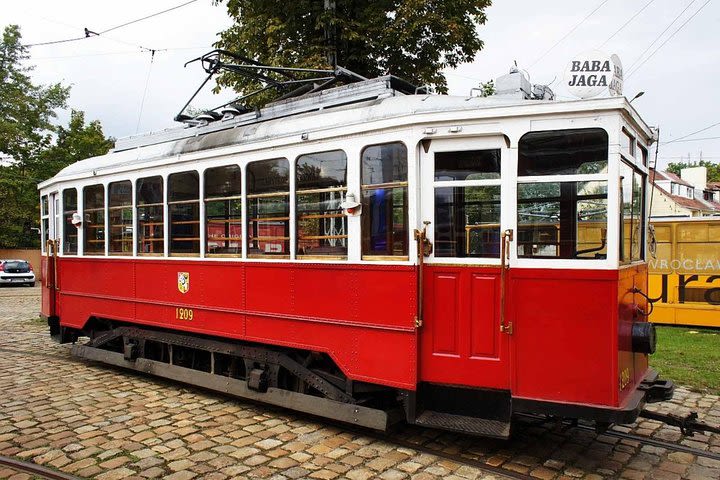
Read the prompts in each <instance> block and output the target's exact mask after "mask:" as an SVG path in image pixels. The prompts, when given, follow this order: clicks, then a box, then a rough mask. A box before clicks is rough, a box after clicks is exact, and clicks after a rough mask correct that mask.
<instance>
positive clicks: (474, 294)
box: [419, 264, 510, 389]
mask: <svg viewBox="0 0 720 480" xmlns="http://www.w3.org/2000/svg"><path fill="white" fill-rule="evenodd" d="M424 268H425V274H424V279H425V281H424V283H425V285H424V288H425V294H424V299H425V306H424V312H425V318H424V325H423V329H422V332H421V334H420V360H419V362H420V380H421V381H426V382H437V383H446V384H448V383H449V384H455V385H466V386H472V387H483V388H498V389H509V388H510V370H509V355H508V336H507V335H506V334H501V333H500V269H499V268H498V267H495V268H492V267H490V268H488V267H471V266H440V265H430V264H426V265H425V267H424Z"/></svg>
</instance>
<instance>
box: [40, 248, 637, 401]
mask: <svg viewBox="0 0 720 480" xmlns="http://www.w3.org/2000/svg"><path fill="white" fill-rule="evenodd" d="M42 268H43V271H44V272H45V271H47V268H48V266H47V259H46V258H43V264H42ZM425 269H426V270H425V274H424V278H425V280H424V285H423V288H424V298H425V305H424V312H425V319H424V320H425V324H424V325H423V326H422V327H421V328H420V329H419V330H418V329H416V327H415V319H416V315H417V298H416V295H417V285H416V282H417V272H416V268H415V267H413V266H407V265H369V264H367V265H342V264H310V263H300V262H297V263H293V262H278V263H269V262H243V261H240V260H228V261H214V260H179V259H178V260H175V259H170V260H168V259H125V258H105V257H98V258H92V257H78V258H75V257H61V258H59V259H58V284H59V289H60V290H59V293H58V302H57V308H58V311H57V313H58V315H59V317H60V319H61V325H63V326H66V327H73V328H82V327H83V326H84V325H85V323H86V322H87V321H88V319H90V318H91V317H104V318H110V319H115V320H122V321H127V322H132V323H138V324H144V325H151V326H155V327H162V328H171V329H178V330H184V331H188V332H196V333H202V334H208V335H217V336H224V337H229V338H236V339H243V340H247V341H253V342H260V343H267V344H272V345H283V346H288V347H293V348H301V349H308V350H315V351H321V352H327V353H328V354H329V355H330V356H331V357H332V358H333V359H334V361H335V362H336V363H337V364H338V366H339V367H340V368H341V369H342V370H343V371H344V372H345V374H347V375H348V376H349V377H350V378H352V379H355V380H361V381H367V382H372V383H377V384H381V385H387V386H391V387H398V388H404V389H409V390H414V389H415V388H416V386H417V384H418V382H437V383H443V384H454V385H462V386H470V387H479V388H496V389H509V390H511V391H512V394H513V396H515V397H521V398H528V399H536V400H546V401H555V402H562V403H578V404H590V405H604V406H607V407H610V408H617V407H620V406H622V405H623V402H625V401H626V400H627V398H628V394H629V393H630V392H632V391H633V390H634V389H635V387H636V386H637V383H638V382H639V381H640V380H641V379H642V377H643V375H644V374H645V372H646V370H647V356H646V355H641V354H634V353H631V349H630V336H629V331H630V325H631V323H632V322H633V321H638V320H642V319H638V318H637V315H636V314H635V313H634V312H635V311H636V310H635V309H636V307H635V304H636V303H637V304H638V305H639V306H640V307H641V308H646V307H645V306H644V302H643V299H642V297H640V296H639V295H637V294H635V295H633V294H632V293H628V292H630V291H631V290H632V287H633V285H634V286H637V287H639V288H641V289H643V290H645V286H646V282H647V269H646V267H645V266H637V267H627V268H623V269H620V270H558V269H519V268H511V269H510V270H509V271H508V279H507V282H508V283H507V292H506V295H507V301H506V306H505V308H506V321H507V322H512V323H513V334H512V335H508V334H505V333H501V332H500V328H499V327H500V324H499V322H500V308H501V307H502V306H501V305H500V292H499V289H500V283H499V282H500V270H499V268H498V267H482V266H455V265H452V266H446V265H437V264H435V265H431V264H426V266H425ZM179 273H187V274H189V285H190V288H189V290H188V291H187V292H186V293H182V292H181V290H180V289H179V288H178V274H179ZM44 277H45V278H49V277H50V276H49V275H45V276H44ZM44 282H47V280H44ZM48 293H49V290H48V289H46V288H44V289H43V312H44V313H47V308H48V307H49V301H48ZM177 308H189V309H192V310H193V318H192V320H182V319H180V318H179V317H178V315H177V310H176V309H177ZM418 332H419V335H418ZM624 369H628V370H629V371H630V373H631V375H630V376H631V379H630V381H629V383H628V384H627V385H624V388H622V389H621V388H620V386H621V380H620V375H621V372H622V371H623V370H624Z"/></svg>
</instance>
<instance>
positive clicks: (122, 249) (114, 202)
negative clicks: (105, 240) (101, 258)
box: [108, 181, 133, 255]
mask: <svg viewBox="0 0 720 480" xmlns="http://www.w3.org/2000/svg"><path fill="white" fill-rule="evenodd" d="M108 191H109V192H110V198H109V199H108V204H109V207H108V220H109V222H110V246H109V248H108V250H109V252H110V253H115V254H125V255H132V236H133V218H132V211H133V210H132V183H131V182H129V181H126V182H114V183H111V184H110V185H109V186H108Z"/></svg>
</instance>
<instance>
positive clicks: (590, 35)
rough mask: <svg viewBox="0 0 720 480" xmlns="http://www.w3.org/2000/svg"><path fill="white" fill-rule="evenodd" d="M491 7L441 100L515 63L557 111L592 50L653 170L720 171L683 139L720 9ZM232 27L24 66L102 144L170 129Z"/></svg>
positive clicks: (713, 62) (192, 26) (165, 29)
mask: <svg viewBox="0 0 720 480" xmlns="http://www.w3.org/2000/svg"><path fill="white" fill-rule="evenodd" d="M187 1H188V0H155V1H152V2H148V1H139V0H124V1H123V2H101V1H97V0H93V1H86V0H64V1H57V0H33V1H30V2H19V1H11V0H0V3H1V4H2V8H1V9H0V26H2V27H4V26H5V25H7V24H18V25H20V27H21V32H22V35H23V43H25V44H34V43H41V42H47V41H55V40H63V39H69V38H75V37H81V36H83V35H84V28H88V29H89V30H91V31H93V32H103V31H105V30H108V29H111V28H113V27H116V26H119V25H122V24H124V23H126V22H130V21H132V20H135V19H139V18H141V17H144V16H147V15H151V14H153V13H156V12H160V11H162V10H165V9H169V8H172V7H175V6H177V5H181V4H183V3H185V2H187ZM493 3H494V4H493V5H492V6H491V7H490V8H488V9H487V11H486V13H487V17H488V19H487V22H486V24H485V25H481V26H479V28H478V36H479V37H480V38H481V39H482V40H483V41H484V43H485V47H484V48H483V50H482V51H481V52H479V53H478V54H477V55H476V57H475V60H474V61H473V62H472V63H468V64H464V65H462V66H460V67H459V68H457V69H455V70H447V71H446V75H447V78H448V85H449V89H450V94H452V95H468V94H469V93H470V89H471V88H473V87H476V86H478V84H479V83H480V82H486V81H488V80H490V79H494V78H497V77H498V76H500V75H503V74H505V73H507V72H508V71H509V69H510V67H511V66H513V65H514V63H515V62H517V65H518V68H520V69H522V70H524V71H526V72H527V74H528V75H529V76H530V80H531V82H532V83H539V84H551V88H553V90H554V91H555V93H556V94H557V96H558V98H559V99H569V98H571V97H570V94H569V93H568V92H567V91H565V90H563V86H562V80H563V74H564V70H565V68H566V66H567V64H568V62H569V61H570V60H572V58H573V57H575V56H577V55H578V54H581V53H583V52H586V51H589V50H597V49H600V50H602V51H604V52H607V53H609V54H612V53H615V54H617V55H618V56H619V57H620V59H621V60H622V63H623V67H624V76H625V79H624V94H625V96H626V97H628V98H632V97H634V96H635V95H636V94H637V93H638V92H641V91H642V92H645V93H644V95H643V96H642V97H639V98H637V99H636V100H634V101H633V105H634V106H635V108H636V109H637V110H638V111H639V112H640V114H641V116H642V117H643V118H644V119H645V121H646V122H647V123H648V124H650V125H654V126H659V127H660V132H661V133H660V135H661V142H662V143H661V145H660V150H659V162H658V165H659V167H660V168H664V167H665V166H666V165H667V163H668V162H677V161H681V160H685V161H687V159H688V158H691V159H692V160H697V159H699V158H700V156H701V155H702V158H703V159H706V160H711V161H714V162H720V125H717V126H715V127H712V128H709V129H708V130H705V131H703V132H701V133H698V134H697V135H694V136H690V137H688V138H680V137H684V136H685V135H687V134H690V133H693V132H696V131H698V130H701V129H704V128H705V127H708V126H710V125H713V124H715V123H718V122H720V118H718V117H720V113H718V112H719V111H720V110H718V106H719V105H720V89H719V88H717V87H716V84H717V79H718V77H719V76H720V53H719V51H718V47H717V45H718V44H720V0H714V1H713V0H583V1H578V0H546V1H544V2H537V1H529V0H494V2H493ZM683 11H684V12H683ZM693 15H694V16H693ZM673 20H676V21H675V23H674V24H672V25H671V22H673ZM686 22H687V23H686ZM230 25H231V21H230V19H229V17H228V16H227V14H226V11H225V7H224V6H223V5H215V4H214V2H213V1H212V0H197V1H195V2H192V3H190V4H188V5H185V6H183V7H180V8H177V9H175V10H172V11H169V12H167V13H163V14H161V15H158V16H155V17H152V18H149V19H146V20H143V21H140V22H137V23H133V24H132V25H128V26H125V27H121V28H117V29H114V30H112V31H110V32H107V33H103V34H101V35H99V36H93V37H91V38H88V39H85V40H80V41H75V42H65V43H56V44H52V45H44V46H34V47H32V48H31V49H30V53H31V59H30V62H29V63H30V64H33V65H35V70H34V71H33V74H32V75H33V78H34V80H35V81H36V82H37V83H42V84H49V83H55V82H62V83H63V84H65V85H69V86H71V87H72V90H71V94H70V99H69V102H68V103H69V106H70V107H72V108H75V109H79V110H83V111H85V113H86V119H87V120H93V119H98V120H100V121H101V122H102V125H103V128H104V131H105V133H106V134H107V135H110V136H113V137H116V138H119V137H125V136H128V135H133V134H135V133H138V132H147V131H156V130H162V129H164V128H172V127H174V126H177V125H178V124H177V123H175V122H173V120H172V119H173V117H174V116H175V115H176V114H177V113H178V112H179V110H180V109H181V108H182V106H183V105H184V104H185V102H186V101H187V100H188V99H189V98H190V96H191V95H192V93H193V92H194V91H195V89H196V88H197V87H198V86H199V85H200V83H201V82H202V81H203V79H204V78H205V73H204V72H203V71H202V69H201V68H200V67H199V65H198V64H197V63H195V64H190V65H188V66H187V67H184V63H185V62H187V61H188V60H192V59H193V58H196V57H198V56H200V55H202V54H203V53H205V52H207V51H209V50H211V49H212V43H213V42H214V41H216V39H217V34H218V32H220V31H222V30H224V29H225V28H227V27H228V26H230ZM668 27H669V28H668ZM666 29H667V30H666ZM663 32H664V33H663ZM653 42H655V43H654V44H653ZM141 47H142V48H141ZM648 48H649V49H648ZM656 49H657V50H656ZM149 50H155V54H154V55H152V54H151V52H150V51H149ZM644 52H645V53H644ZM340 63H341V64H342V61H341V62H340ZM231 98H232V92H224V93H222V94H220V95H213V94H212V93H210V88H206V89H205V91H204V92H202V93H201V95H200V96H199V97H198V99H197V100H196V102H194V106H196V107H200V108H202V107H208V106H215V105H220V104H222V103H224V102H225V101H227V100H229V99H231ZM68 118H69V111H64V112H60V114H59V116H58V119H57V121H58V123H65V122H67V120H68ZM709 137H718V138H709ZM675 139H677V141H676V142H673V140H675ZM688 140H692V141H688ZM665 142H671V143H665Z"/></svg>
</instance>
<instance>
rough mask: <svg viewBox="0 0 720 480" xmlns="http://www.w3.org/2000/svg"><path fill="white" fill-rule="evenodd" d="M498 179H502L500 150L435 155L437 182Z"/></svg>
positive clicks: (439, 153)
mask: <svg viewBox="0 0 720 480" xmlns="http://www.w3.org/2000/svg"><path fill="white" fill-rule="evenodd" d="M497 178H500V149H494V150H472V151H467V152H437V153H436V154H435V180H436V181H448V180H488V179H497Z"/></svg>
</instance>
